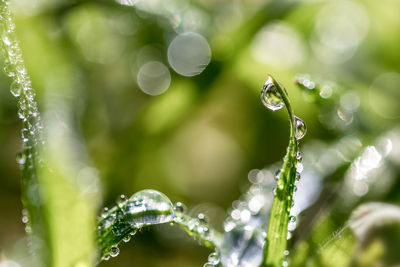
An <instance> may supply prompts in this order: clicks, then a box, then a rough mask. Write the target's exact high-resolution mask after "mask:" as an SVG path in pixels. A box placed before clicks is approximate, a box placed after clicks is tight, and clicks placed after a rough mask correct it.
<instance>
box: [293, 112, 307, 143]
mask: <svg viewBox="0 0 400 267" xmlns="http://www.w3.org/2000/svg"><path fill="white" fill-rule="evenodd" d="M294 123H295V127H296V128H295V136H296V139H297V140H300V139H302V138H303V137H304V136H305V135H306V132H307V127H306V124H305V123H304V121H303V120H302V119H300V118H299V117H297V116H294Z"/></svg>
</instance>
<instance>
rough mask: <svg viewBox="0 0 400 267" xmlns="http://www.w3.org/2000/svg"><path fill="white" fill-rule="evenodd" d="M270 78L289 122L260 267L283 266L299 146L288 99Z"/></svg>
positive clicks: (282, 89) (277, 84) (283, 90)
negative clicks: (287, 139)
mask: <svg viewBox="0 0 400 267" xmlns="http://www.w3.org/2000/svg"><path fill="white" fill-rule="evenodd" d="M270 78H271V80H272V82H273V83H274V85H275V88H276V89H277V91H278V92H279V94H280V95H281V97H282V100H283V101H284V103H285V106H286V109H287V111H288V114H289V120H290V137H289V145H288V148H287V152H286V156H285V158H284V161H283V165H282V169H281V174H280V179H279V180H278V183H277V188H276V194H275V197H274V201H273V204H272V209H271V214H270V219H269V224H268V232H267V238H266V242H265V248H264V260H263V264H262V266H268V267H269V266H274V267H275V266H282V262H283V261H284V258H285V255H284V251H285V250H286V247H287V233H288V230H287V228H288V221H289V218H290V217H289V214H290V209H291V207H292V201H293V189H294V184H295V181H296V165H297V160H296V153H297V152H298V144H297V140H296V136H295V131H296V130H295V129H296V128H295V118H294V114H293V110H292V108H291V105H290V102H289V97H288V95H287V93H286V91H285V89H284V88H283V86H282V85H281V84H280V83H279V82H278V81H277V80H275V79H274V78H273V77H272V76H270Z"/></svg>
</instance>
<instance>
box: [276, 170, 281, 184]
mask: <svg viewBox="0 0 400 267" xmlns="http://www.w3.org/2000/svg"><path fill="white" fill-rule="evenodd" d="M281 172H282V171H281V169H279V170H277V171H276V172H275V180H276V181H278V180H279V178H281Z"/></svg>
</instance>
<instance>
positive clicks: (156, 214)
mask: <svg viewBox="0 0 400 267" xmlns="http://www.w3.org/2000/svg"><path fill="white" fill-rule="evenodd" d="M180 207H181V205H175V206H174V205H173V204H172V202H171V201H170V200H169V199H168V197H167V196H165V195H164V194H162V193H160V192H158V191H156V190H151V189H147V190H142V191H139V192H137V193H135V194H134V195H132V196H131V197H130V198H129V199H126V198H125V196H123V195H122V196H121V199H120V200H119V201H118V203H117V205H116V206H114V207H113V208H111V209H110V210H109V209H107V208H106V209H105V210H104V212H103V213H102V214H101V218H100V220H99V221H98V227H97V231H98V246H99V249H100V258H101V260H108V259H109V258H110V256H111V257H115V256H117V255H118V254H119V249H118V245H119V243H121V241H129V239H130V236H131V235H135V234H136V232H137V231H138V230H140V229H142V228H143V227H147V226H151V225H156V224H164V223H176V224H177V225H178V226H179V227H180V228H182V229H183V230H185V231H186V232H187V233H188V234H189V235H190V236H193V237H195V238H196V239H197V240H199V241H200V242H201V243H202V244H203V245H204V246H206V247H209V248H211V249H215V248H217V247H219V246H220V243H221V234H220V233H218V232H217V231H215V230H214V229H212V228H211V227H210V226H209V225H208V224H207V223H206V221H205V220H204V219H203V218H202V217H200V218H191V217H189V216H188V215H186V214H185V213H184V211H183V210H182V209H181V208H180Z"/></svg>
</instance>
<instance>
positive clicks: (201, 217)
mask: <svg viewBox="0 0 400 267" xmlns="http://www.w3.org/2000/svg"><path fill="white" fill-rule="evenodd" d="M197 219H199V222H201V223H204V224H206V223H208V219H207V217H206V215H204V213H199V214H198V215H197Z"/></svg>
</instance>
